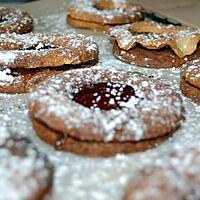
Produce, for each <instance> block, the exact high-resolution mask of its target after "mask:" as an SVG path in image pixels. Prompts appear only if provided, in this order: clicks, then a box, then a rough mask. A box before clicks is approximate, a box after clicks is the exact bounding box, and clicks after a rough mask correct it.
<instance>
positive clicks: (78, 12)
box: [67, 0, 145, 31]
mask: <svg viewBox="0 0 200 200" xmlns="http://www.w3.org/2000/svg"><path fill="white" fill-rule="evenodd" d="M144 13H145V11H144V9H143V8H142V7H141V6H140V5H136V4H133V3H131V2H129V1H119V0H115V1H108V0H99V1H95V0H91V1H87V0H75V1H72V2H71V4H70V5H69V7H68V11H67V21H68V23H69V24H70V25H72V26H75V27H79V28H89V29H93V30H100V31H102V30H108V28H110V27H112V26H114V25H119V24H128V23H132V22H135V21H140V20H142V19H143V18H144Z"/></svg>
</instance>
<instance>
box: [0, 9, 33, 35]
mask: <svg viewBox="0 0 200 200" xmlns="http://www.w3.org/2000/svg"><path fill="white" fill-rule="evenodd" d="M32 29H33V19H32V17H31V16H30V15H29V14H28V13H27V12H22V11H21V10H19V9H15V8H6V7H0V33H18V34H22V33H27V32H30V31H31V30H32Z"/></svg>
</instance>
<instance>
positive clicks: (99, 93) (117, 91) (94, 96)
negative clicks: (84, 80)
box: [73, 82, 136, 110]
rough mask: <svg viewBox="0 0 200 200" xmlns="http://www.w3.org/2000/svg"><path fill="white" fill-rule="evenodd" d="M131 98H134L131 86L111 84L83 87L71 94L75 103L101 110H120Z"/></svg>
mask: <svg viewBox="0 0 200 200" xmlns="http://www.w3.org/2000/svg"><path fill="white" fill-rule="evenodd" d="M132 96H134V97H136V95H135V91H134V89H133V88H132V87H131V86H129V85H125V84H121V83H112V82H108V83H96V84H91V85H85V86H83V87H81V88H79V89H78V90H77V91H74V92H73V100H74V101H75V102H77V103H79V104H81V105H83V106H85V107H88V108H100V109H101V110H111V109H121V108H122V107H123V106H122V104H123V103H125V102H128V101H129V99H130V98H131V97H132Z"/></svg>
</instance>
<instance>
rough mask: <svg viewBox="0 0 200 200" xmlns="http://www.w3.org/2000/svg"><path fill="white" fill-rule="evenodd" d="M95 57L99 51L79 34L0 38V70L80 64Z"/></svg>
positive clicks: (88, 39) (89, 40)
mask: <svg viewBox="0 0 200 200" xmlns="http://www.w3.org/2000/svg"><path fill="white" fill-rule="evenodd" d="M97 57H98V47H97V45H96V43H95V42H94V41H93V40H92V39H91V38H90V37H85V36H83V35H81V34H69V35H60V34H46V33H28V34H23V35H17V34H1V35H0V67H5V66H6V67H9V68H27V69H30V68H42V67H57V66H62V65H65V64H71V65H76V64H81V63H85V62H88V61H91V60H94V59H97Z"/></svg>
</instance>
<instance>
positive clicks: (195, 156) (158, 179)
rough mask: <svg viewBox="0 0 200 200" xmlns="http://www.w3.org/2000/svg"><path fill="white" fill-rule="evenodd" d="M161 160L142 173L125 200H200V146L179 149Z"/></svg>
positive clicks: (133, 182) (130, 185) (126, 193)
mask: <svg viewBox="0 0 200 200" xmlns="http://www.w3.org/2000/svg"><path fill="white" fill-rule="evenodd" d="M161 159H162V158H161ZM161 159H157V160H155V163H156V164H155V166H149V167H145V169H144V170H141V171H140V173H139V175H138V176H137V177H135V178H134V180H132V182H131V183H130V184H129V186H128V188H127V190H126V192H125V195H124V198H123V200H149V199H154V200H161V199H162V200H168V199H170V200H182V199H187V200H189V199H192V200H198V199H200V191H199V185H200V174H199V170H200V167H199V166H200V145H199V144H198V143H197V144H196V143H195V144H194V146H193V147H190V148H188V149H187V148H185V147H183V146H182V147H178V149H177V150H175V151H174V152H173V153H171V154H170V155H165V158H164V159H163V160H161Z"/></svg>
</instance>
